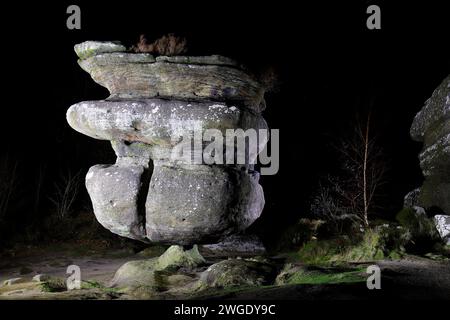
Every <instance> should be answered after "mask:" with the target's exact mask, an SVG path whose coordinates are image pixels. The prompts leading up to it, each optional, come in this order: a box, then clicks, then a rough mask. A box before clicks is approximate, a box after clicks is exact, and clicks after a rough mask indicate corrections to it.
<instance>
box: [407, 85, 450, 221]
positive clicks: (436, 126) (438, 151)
mask: <svg viewBox="0 0 450 320" xmlns="http://www.w3.org/2000/svg"><path fill="white" fill-rule="evenodd" d="M411 137H412V138H413V139H414V140H416V141H420V142H423V149H422V151H421V152H420V155H419V160H420V167H421V168H422V172H423V175H424V177H425V181H424V183H423V185H422V186H421V187H420V189H419V190H415V191H413V192H412V193H413V195H414V197H415V198H416V199H417V200H416V201H417V203H416V205H418V206H420V207H423V208H431V207H438V208H439V209H441V210H442V211H444V212H445V213H447V214H450V76H447V78H446V79H445V80H444V81H443V82H442V83H441V84H440V85H439V87H438V88H437V89H436V90H435V91H434V92H433V94H432V96H431V98H430V99H428V100H427V102H426V103H425V106H424V107H423V108H422V110H420V111H419V113H417V115H416V116H415V118H414V121H413V124H412V126H411Z"/></svg>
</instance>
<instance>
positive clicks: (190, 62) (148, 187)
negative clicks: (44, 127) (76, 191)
mask: <svg viewBox="0 0 450 320" xmlns="http://www.w3.org/2000/svg"><path fill="white" fill-rule="evenodd" d="M75 52H76V53H77V55H78V57H79V58H80V60H79V61H78V62H79V65H80V66H81V67H82V68H83V70H85V71H87V72H88V73H89V74H90V75H91V77H92V78H93V79H94V80H95V81H96V82H97V83H99V84H100V85H102V86H104V87H106V88H107V89H108V90H109V92H110V94H111V95H110V97H108V98H107V99H105V100H100V101H86V102H80V103H77V104H75V105H73V106H71V107H70V108H69V110H68V111H67V121H68V123H69V124H70V126H71V127H72V128H74V129H75V130H77V131H79V132H81V133H83V134H85V135H87V136H89V137H92V138H95V139H101V140H109V141H110V142H111V144H112V147H113V149H114V151H115V153H116V155H117V160H116V163H115V164H112V165H96V166H93V167H92V168H91V169H90V170H89V172H88V173H87V176H86V187H87V190H88V192H89V195H90V197H91V200H92V203H93V207H94V212H95V215H96V217H97V219H98V221H99V222H100V223H101V224H102V225H103V226H104V227H105V228H107V229H109V230H111V231H112V232H114V233H116V234H119V235H121V236H124V237H128V238H132V239H136V240H141V241H144V242H158V243H165V244H180V245H192V244H195V243H199V244H200V243H214V242H216V241H219V240H220V239H223V238H225V237H226V236H229V235H231V234H234V233H236V232H239V231H242V230H244V229H245V228H247V227H248V226H249V225H251V224H252V223H253V222H254V221H255V220H256V219H257V218H258V217H259V216H260V214H261V211H262V209H263V207H264V194H263V190H262V187H261V186H260V185H259V183H258V180H259V173H258V172H257V171H254V169H253V164H252V163H254V160H255V159H256V157H257V155H258V153H259V152H260V151H261V150H262V149H263V147H264V146H265V144H266V143H267V139H266V138H264V139H259V140H258V143H257V144H256V145H249V146H248V148H247V149H246V150H245V151H244V153H245V154H243V157H244V159H246V161H245V163H243V164H227V163H225V164H224V163H220V162H214V163H204V162H201V161H200V162H198V161H192V157H194V159H197V158H198V156H199V155H198V154H191V153H188V154H185V153H184V152H180V150H181V151H182V150H185V147H190V146H191V143H192V140H191V139H188V140H185V138H186V137H190V138H192V137H194V139H195V137H196V135H197V134H198V135H199V136H200V137H202V136H204V135H205V134H207V133H208V132H209V133H210V132H211V130H213V131H214V132H215V133H217V134H221V135H222V136H223V137H224V143H223V154H218V153H215V154H214V157H219V156H223V155H224V154H225V150H226V149H227V147H228V148H230V147H231V148H232V149H234V150H236V143H237V142H235V140H234V139H232V140H227V139H225V134H226V133H227V132H228V130H234V129H243V130H247V129H255V130H258V129H267V124H266V122H265V120H264V119H263V117H262V116H261V112H262V110H263V109H264V108H265V102H264V89H263V86H262V85H261V84H260V83H259V82H258V81H257V80H256V79H255V77H254V76H253V75H252V74H250V73H249V72H248V71H247V70H246V69H245V68H243V67H242V66H240V65H239V64H238V63H236V62H235V61H233V60H231V59H229V58H225V57H221V56H206V57H188V56H173V57H164V56H159V57H154V56H152V55H151V54H147V53H131V52H128V51H127V49H126V48H125V47H124V46H123V45H121V44H120V43H117V42H94V41H88V42H84V43H81V44H78V45H76V46H75ZM209 141H212V140H211V139H210V140H209ZM200 144H201V146H203V147H204V146H205V145H206V142H204V141H201V142H200ZM239 152H242V151H236V154H237V156H239V155H240V154H239ZM200 156H201V155H200ZM200 158H201V157H200Z"/></svg>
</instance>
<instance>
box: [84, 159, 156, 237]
mask: <svg viewBox="0 0 450 320" xmlns="http://www.w3.org/2000/svg"><path fill="white" fill-rule="evenodd" d="M146 179H147V181H148V180H149V177H148V174H147V172H146V168H145V167H144V166H137V165H134V166H127V167H123V166H119V165H96V166H93V167H92V168H90V169H89V171H88V173H87V175H86V188H87V190H88V192H89V195H90V197H91V199H92V205H93V208H94V213H95V217H96V218H97V220H98V221H99V222H100V224H101V225H102V226H104V227H105V228H106V229H108V230H110V231H112V232H113V233H115V234H118V235H120V236H123V237H127V238H131V239H136V240H141V241H144V242H147V241H148V240H147V239H146V237H145V227H144V215H145V213H144V211H145V209H144V205H145V204H144V201H145V195H146V185H147V188H148V182H146ZM143 197H144V198H143Z"/></svg>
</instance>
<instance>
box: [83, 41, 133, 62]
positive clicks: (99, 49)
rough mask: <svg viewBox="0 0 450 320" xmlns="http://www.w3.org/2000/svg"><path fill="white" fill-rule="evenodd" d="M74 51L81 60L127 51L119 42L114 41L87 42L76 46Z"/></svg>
mask: <svg viewBox="0 0 450 320" xmlns="http://www.w3.org/2000/svg"><path fill="white" fill-rule="evenodd" d="M74 49H75V53H76V54H77V56H78V57H79V58H80V59H87V58H89V57H92V56H95V55H98V54H100V53H110V52H122V51H126V50H127V48H125V47H124V46H123V45H122V44H120V43H119V42H112V41H85V42H83V43H79V44H77V45H75V47H74Z"/></svg>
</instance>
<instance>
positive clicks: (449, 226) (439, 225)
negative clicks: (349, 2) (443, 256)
mask: <svg viewBox="0 0 450 320" xmlns="http://www.w3.org/2000/svg"><path fill="white" fill-rule="evenodd" d="M434 222H435V224H436V229H437V231H438V232H439V235H440V236H441V238H442V239H443V240H444V241H445V242H446V243H447V245H450V216H446V215H436V216H434Z"/></svg>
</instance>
